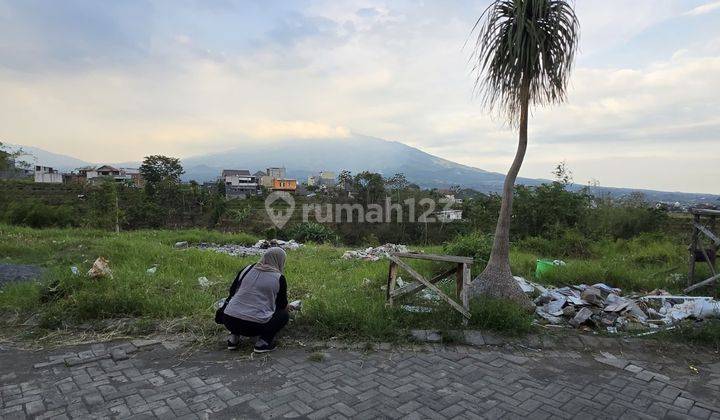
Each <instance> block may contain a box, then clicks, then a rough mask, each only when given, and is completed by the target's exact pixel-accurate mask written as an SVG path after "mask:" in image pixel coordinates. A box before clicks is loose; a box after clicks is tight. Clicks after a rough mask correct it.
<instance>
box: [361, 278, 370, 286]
mask: <svg viewBox="0 0 720 420" xmlns="http://www.w3.org/2000/svg"><path fill="white" fill-rule="evenodd" d="M371 284H372V280H370V279H369V278H367V277H365V278H364V279H363V281H362V285H363V286H370V285H371Z"/></svg>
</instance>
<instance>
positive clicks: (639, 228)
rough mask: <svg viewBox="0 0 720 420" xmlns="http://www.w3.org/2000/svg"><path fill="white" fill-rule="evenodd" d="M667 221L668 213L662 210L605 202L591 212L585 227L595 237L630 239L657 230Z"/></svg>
mask: <svg viewBox="0 0 720 420" xmlns="http://www.w3.org/2000/svg"><path fill="white" fill-rule="evenodd" d="M667 221H668V215H667V213H665V212H663V211H661V210H656V209H653V208H647V207H632V206H614V205H609V204H605V205H602V206H600V207H598V208H596V209H594V210H592V211H591V212H590V213H589V215H588V217H587V218H586V219H585V229H586V230H587V232H589V233H590V234H592V235H594V236H595V237H604V236H609V237H611V238H614V239H618V238H621V239H629V238H632V237H634V236H637V235H640V234H641V233H646V232H656V231H658V230H660V229H661V228H662V227H663V226H664V225H665V224H666V223H667Z"/></svg>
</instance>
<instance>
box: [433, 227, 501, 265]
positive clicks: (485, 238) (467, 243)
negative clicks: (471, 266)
mask: <svg viewBox="0 0 720 420" xmlns="http://www.w3.org/2000/svg"><path fill="white" fill-rule="evenodd" d="M492 243H493V237H492V236H491V235H486V234H483V233H480V232H473V233H469V234H465V235H458V236H456V237H455V239H453V240H452V241H450V242H446V243H445V244H443V251H444V252H445V253H446V254H449V255H460V256H463V257H473V258H475V263H476V264H477V263H479V262H487V260H488V259H489V258H490V251H491V250H492Z"/></svg>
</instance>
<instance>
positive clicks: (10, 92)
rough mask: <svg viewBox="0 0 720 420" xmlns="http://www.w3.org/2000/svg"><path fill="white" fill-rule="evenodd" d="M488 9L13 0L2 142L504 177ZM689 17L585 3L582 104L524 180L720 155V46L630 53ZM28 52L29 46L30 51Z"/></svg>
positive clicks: (0, 71)
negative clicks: (473, 57)
mask: <svg viewBox="0 0 720 420" xmlns="http://www.w3.org/2000/svg"><path fill="white" fill-rule="evenodd" d="M693 1H694V0H693ZM486 4H487V2H486V1H485V2H480V3H478V2H470V1H465V0H449V1H447V2H419V3H418V2H405V1H397V2H396V1H393V2H386V1H383V0H348V1H343V2H337V1H334V0H332V1H331V0H316V1H312V2H308V3H304V2H303V3H300V2H297V3H296V2H293V3H290V2H278V3H273V2H249V3H242V2H234V1H230V0H228V1H227V2H225V3H223V4H220V3H213V7H206V6H205V2H199V1H197V0H185V1H178V2H172V3H171V4H170V3H166V2H157V1H151V0H147V2H139V1H127V2H119V3H117V4H114V3H113V4H112V5H109V6H107V8H105V6H98V5H97V4H95V3H93V2H90V1H89V0H88V1H87V2H81V1H79V0H71V1H70V2H69V3H68V6H67V8H66V9H64V10H60V12H59V14H58V16H54V15H53V14H52V13H50V12H49V11H48V12H43V11H42V10H40V11H37V13H35V9H36V8H40V7H41V6H42V2H37V1H34V0H28V1H27V2H24V1H23V2H21V1H19V0H12V1H7V0H5V1H4V0H0V23H5V24H7V26H4V27H3V29H4V30H3V33H4V34H5V33H6V34H7V35H8V36H7V37H5V38H4V39H0V54H1V55H3V57H7V58H8V60H3V62H2V64H0V91H2V92H3V95H0V127H2V128H1V130H2V131H0V135H1V136H2V137H3V138H4V139H7V141H10V142H13V143H21V144H28V145H36V146H39V147H43V148H46V149H48V150H52V151H57V152H64V153H68V154H73V155H76V156H78V157H80V158H83V159H85V160H89V161H107V160H137V159H139V158H141V157H142V156H144V155H146V154H148V153H165V154H170V155H175V156H178V157H185V156H189V155H196V154H200V153H205V152H208V151H214V152H217V151H221V150H223V148H230V147H236V146H238V145H241V144H243V143H246V142H266V141H273V140H274V139H278V138H329V137H332V138H346V137H347V136H348V135H349V133H350V132H351V131H352V132H354V133H361V134H366V135H371V136H375V137H380V138H387V139H392V140H399V141H402V142H404V143H408V144H410V145H413V146H417V147H420V148H422V149H423V150H426V151H429V152H432V153H436V154H438V155H440V156H442V157H446V158H450V159H453V160H457V161H459V162H461V163H465V164H471V165H475V166H478V167H481V168H483V169H489V170H496V171H505V170H506V169H507V166H508V165H509V162H510V161H511V159H512V156H513V154H514V152H515V147H516V142H517V135H516V133H514V132H512V131H510V130H508V129H507V127H506V126H504V125H503V124H502V121H498V120H494V119H492V118H490V117H489V116H488V115H487V114H486V113H485V111H484V110H483V109H482V108H481V106H480V103H479V102H478V100H476V99H474V98H473V96H472V86H473V81H472V77H471V75H470V72H469V70H470V69H469V65H468V54H469V51H468V50H467V49H463V42H464V41H465V39H466V38H467V36H468V34H469V31H470V28H471V27H472V25H473V23H474V20H475V19H476V18H477V16H479V15H480V13H481V12H482V10H483V9H484V7H485V6H486ZM687 4H688V1H687V0H662V1H659V0H637V1H633V2H627V1H626V0H606V1H594V2H591V1H584V0H583V1H582V2H578V5H577V7H578V13H579V14H580V20H581V24H582V31H583V32H582V38H581V42H582V45H581V55H580V57H579V59H578V65H577V69H576V71H575V72H574V75H573V80H572V89H571V92H570V95H569V98H568V101H567V103H566V104H564V105H562V106H558V107H552V108H546V109H538V110H535V112H534V115H533V119H532V122H531V127H530V135H531V145H530V151H529V153H528V157H527V167H526V169H524V170H523V175H524V176H539V177H547V176H548V174H547V172H548V171H549V169H548V168H550V167H551V166H552V164H554V163H556V162H557V160H559V158H560V157H565V158H567V159H568V161H569V162H571V163H572V162H577V163H578V164H582V165H584V163H583V162H588V161H589V160H593V159H599V160H598V162H605V163H606V164H607V165H606V166H607V168H606V169H603V170H600V171H599V173H592V174H590V173H588V174H587V175H588V178H589V177H594V178H598V179H600V180H601V181H603V179H604V178H605V176H604V175H607V176H609V175H613V176H616V175H617V173H618V170H617V169H615V168H612V164H613V162H615V161H616V160H617V159H616V158H617V155H618V153H620V154H621V155H622V156H626V157H631V156H632V157H636V158H639V157H640V156H643V157H644V158H645V159H647V160H648V161H649V162H656V163H657V165H656V166H655V167H653V165H652V164H651V163H649V164H648V165H647V166H646V167H645V168H646V175H644V177H640V176H639V175H638V178H637V179H635V178H633V179H631V180H629V181H628V183H627V185H637V186H646V185H650V184H651V183H652V182H654V181H653V180H654V179H656V177H657V179H660V175H659V174H661V173H663V172H664V171H665V168H664V167H663V166H662V165H665V163H666V162H667V159H668V153H675V154H677V153H679V152H681V151H682V153H683V155H682V156H683V159H684V160H683V162H689V161H690V160H691V156H692V155H693V154H695V155H696V156H698V157H699V158H702V157H704V156H708V155H711V154H713V153H715V155H718V154H720V146H718V145H716V142H715V143H713V142H712V140H713V139H716V138H717V136H716V135H715V133H717V132H718V128H720V127H719V124H720V122H719V121H718V120H717V117H716V116H715V115H714V113H715V112H716V110H717V109H720V99H719V98H720V82H718V80H716V79H717V78H716V77H714V76H715V75H716V74H718V71H720V62H719V61H718V60H720V47H718V45H720V37H713V36H706V37H704V39H705V40H706V42H704V43H703V44H702V45H699V44H697V43H695V42H694V41H692V42H691V40H689V38H685V37H684V36H685V35H680V36H676V38H677V40H676V43H677V44H679V46H678V47H675V46H673V47H672V48H671V47H667V46H666V45H664V44H663V43H657V42H656V43H655V44H652V43H650V44H643V51H650V50H652V52H653V55H652V59H648V58H646V57H643V58H642V60H638V62H632V63H626V62H624V61H623V60H624V57H623V56H621V55H619V54H618V53H617V50H618V48H620V47H619V46H622V45H633V44H632V42H633V41H634V40H636V39H637V38H638V37H640V38H642V37H643V36H646V35H647V34H648V33H654V32H653V31H662V30H663V28H664V27H665V25H666V24H667V22H668V19H672V18H673V17H675V18H677V17H678V16H680V15H682V13H684V12H685V11H686V9H687V7H688V6H687ZM693 5H697V2H694V3H693ZM58 9H62V7H60V6H58ZM697 21H698V22H696V30H697V31H710V32H711V33H712V29H708V26H707V25H710V24H711V23H712V22H706V21H705V20H702V19H697ZM676 23H677V22H676ZM72 25H75V26H77V27H73V28H70V29H69V31H68V33H67V35H65V34H64V33H63V32H62V30H61V29H62V28H63V27H65V26H72ZM703 25H704V26H703ZM703 34H705V32H703ZM686 35H687V34H686ZM668 36H670V35H668ZM673 36H674V35H673ZM688 36H689V35H688ZM650 41H652V40H650ZM14 42H17V43H19V44H18V45H21V46H23V47H27V48H24V49H17V51H16V50H14V49H12V45H11V44H12V43H14ZM713 45H714V46H713ZM23 51H26V52H23ZM3 66H4V67H3ZM683 150H684V151H683ZM590 158H592V159H590ZM603 159H604V160H603ZM593 162H594V160H593ZM601 166H602V165H600V164H592V165H591V164H589V163H588V164H587V168H592V170H593V171H598V168H600V167H601ZM573 169H574V170H575V171H576V173H580V174H582V175H583V176H584V174H585V173H586V171H585V170H584V169H583V168H573ZM685 169H686V171H685V172H686V175H679V176H678V178H677V179H678V180H677V181H676V183H674V184H670V183H668V184H667V185H669V187H674V186H676V185H677V186H682V185H686V186H688V187H687V189H691V188H690V187H691V186H693V185H694V181H692V179H691V176H692V174H697V173H699V169H694V168H692V167H691V166H688V167H686V168H685ZM589 170H590V169H588V171H589ZM713 170H715V171H716V172H717V170H716V169H713ZM620 172H622V171H620ZM705 175H706V174H705ZM705 175H703V176H705ZM716 175H718V176H720V173H717V174H716ZM618 176H619V175H618ZM715 178H717V176H716V177H715ZM662 179H663V182H668V181H667V179H666V178H662ZM679 189H680V188H679ZM692 189H695V188H694V187H693V188H692Z"/></svg>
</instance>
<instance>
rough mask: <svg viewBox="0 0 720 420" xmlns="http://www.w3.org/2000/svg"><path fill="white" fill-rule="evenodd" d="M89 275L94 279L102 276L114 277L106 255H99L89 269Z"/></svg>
mask: <svg viewBox="0 0 720 420" xmlns="http://www.w3.org/2000/svg"><path fill="white" fill-rule="evenodd" d="M87 275H88V276H90V277H92V278H94V279H98V278H101V277H110V278H113V274H112V270H110V265H109V262H108V260H106V259H105V258H104V257H98V258H97V259H96V260H95V262H94V263H93V265H92V267H91V268H90V270H88V273H87Z"/></svg>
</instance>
